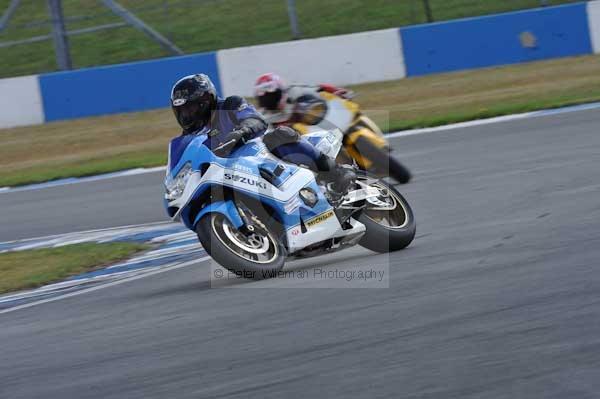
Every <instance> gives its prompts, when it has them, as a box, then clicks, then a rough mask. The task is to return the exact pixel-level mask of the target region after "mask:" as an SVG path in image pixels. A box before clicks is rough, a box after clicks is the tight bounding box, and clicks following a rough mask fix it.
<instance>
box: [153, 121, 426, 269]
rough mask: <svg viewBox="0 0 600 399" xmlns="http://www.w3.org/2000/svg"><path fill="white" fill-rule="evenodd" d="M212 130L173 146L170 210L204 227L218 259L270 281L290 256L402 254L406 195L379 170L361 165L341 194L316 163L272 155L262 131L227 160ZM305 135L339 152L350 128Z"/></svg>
mask: <svg viewBox="0 0 600 399" xmlns="http://www.w3.org/2000/svg"><path fill="white" fill-rule="evenodd" d="M207 137H208V136H207V134H206V133H203V132H202V133H200V134H197V135H195V136H193V137H192V138H190V139H189V140H188V142H186V143H185V145H182V144H181V143H176V142H172V143H171V146H170V151H169V162H168V168H167V176H166V179H165V189H166V192H165V197H164V202H165V207H166V209H167V212H168V214H169V215H170V216H171V217H172V218H173V219H175V220H180V221H181V222H183V223H184V224H185V226H187V228H189V229H191V230H193V231H195V232H196V233H197V235H198V239H199V241H200V243H201V244H202V246H203V247H204V249H205V250H206V251H207V252H208V254H209V255H210V256H211V257H212V258H213V259H214V260H215V261H216V262H218V263H219V264H220V265H222V266H223V267H225V268H227V269H229V270H230V271H231V272H233V273H236V274H237V275H240V276H243V277H246V278H252V279H264V278H270V277H273V276H276V275H277V273H278V272H279V271H280V270H281V269H282V268H283V267H284V264H285V262H286V260H287V259H293V258H305V257H310V256H316V255H322V254H327V253H331V252H334V251H338V250H341V249H344V248H348V247H350V246H353V245H356V244H359V245H361V246H363V247H365V248H368V249H370V250H372V251H376V252H389V251H397V250H400V249H403V248H405V247H406V246H408V245H409V244H410V243H411V241H412V240H413V238H414V235H415V229H416V225H415V219H414V216H413V212H412V210H411V208H410V206H409V204H408V202H407V201H406V200H405V199H404V197H403V196H402V195H401V194H400V193H399V192H398V191H397V190H396V189H395V188H394V187H393V186H391V185H389V184H388V183H386V182H385V181H383V180H381V179H379V178H378V177H375V176H371V175H369V174H368V173H367V172H364V171H360V170H357V171H356V173H357V179H356V181H355V183H354V186H353V187H352V188H351V189H350V191H349V192H348V193H346V194H345V195H343V196H342V195H335V194H334V193H332V192H331V191H330V190H329V189H328V187H327V184H326V183H325V182H322V181H319V179H318V175H316V174H315V173H313V172H312V171H310V170H309V169H307V168H304V167H302V166H298V165H295V164H290V163H286V162H284V161H282V160H280V159H279V158H277V157H275V156H274V155H272V154H271V153H270V152H269V150H268V149H267V148H266V146H265V145H264V144H263V142H262V140H261V139H260V138H258V139H254V140H250V141H248V142H247V143H245V144H244V145H242V146H240V147H239V148H237V149H235V150H234V151H233V152H231V154H230V155H229V156H228V157H227V158H222V157H219V156H217V155H215V153H214V152H213V151H211V150H210V149H209V148H208V147H207V146H205V145H204V142H205V141H206V140H207ZM305 138H306V139H308V140H309V141H310V142H311V143H312V144H313V145H316V146H317V147H318V148H319V149H320V150H321V151H323V152H325V153H326V154H328V155H329V156H332V157H335V156H336V155H337V154H338V153H339V151H340V148H341V147H342V140H343V134H342V132H341V131H339V130H332V131H319V132H314V133H310V134H307V135H306V136H305ZM230 144H231V143H225V144H224V146H227V145H230ZM220 149H221V148H218V149H216V150H220ZM215 152H217V153H218V151H215ZM348 167H352V166H348Z"/></svg>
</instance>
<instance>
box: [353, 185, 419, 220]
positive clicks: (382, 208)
mask: <svg viewBox="0 0 600 399" xmlns="http://www.w3.org/2000/svg"><path fill="white" fill-rule="evenodd" d="M360 180H363V181H364V183H366V184H367V185H369V186H370V187H375V188H377V189H379V191H380V193H381V195H379V196H378V197H377V198H374V199H367V206H366V208H365V210H364V211H363V214H364V215H365V216H366V217H368V218H369V219H371V220H372V221H373V222H375V223H377V224H379V225H382V226H384V227H386V228H388V229H402V228H404V227H406V226H407V225H408V223H409V221H410V219H409V218H410V214H409V212H408V210H407V207H406V204H405V203H404V200H403V199H402V198H401V197H400V196H399V195H397V194H396V193H395V192H394V190H390V189H389V188H388V187H387V186H386V185H385V184H383V183H381V181H379V180H375V179H369V178H361V179H360Z"/></svg>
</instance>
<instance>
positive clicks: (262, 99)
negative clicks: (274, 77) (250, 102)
mask: <svg viewBox="0 0 600 399" xmlns="http://www.w3.org/2000/svg"><path fill="white" fill-rule="evenodd" d="M282 95H283V92H282V91H281V90H275V91H273V92H268V93H264V94H262V95H260V96H257V100H258V106H259V107H261V108H265V109H268V110H271V111H274V110H276V109H278V108H279V103H280V102H281V97H282Z"/></svg>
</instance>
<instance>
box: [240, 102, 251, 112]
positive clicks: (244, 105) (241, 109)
mask: <svg viewBox="0 0 600 399" xmlns="http://www.w3.org/2000/svg"><path fill="white" fill-rule="evenodd" d="M248 107H249V105H248V103H242V104H241V105H240V106H239V107H238V111H243V110H245V109H246V108H248Z"/></svg>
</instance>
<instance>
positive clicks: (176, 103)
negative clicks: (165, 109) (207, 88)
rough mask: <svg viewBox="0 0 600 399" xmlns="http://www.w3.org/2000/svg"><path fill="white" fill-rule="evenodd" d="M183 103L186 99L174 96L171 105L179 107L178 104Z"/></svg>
mask: <svg viewBox="0 0 600 399" xmlns="http://www.w3.org/2000/svg"><path fill="white" fill-rule="evenodd" d="M185 103H186V99H185V98H176V99H175V100H173V105H174V106H175V107H179V106H181V105H183V104H185Z"/></svg>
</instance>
